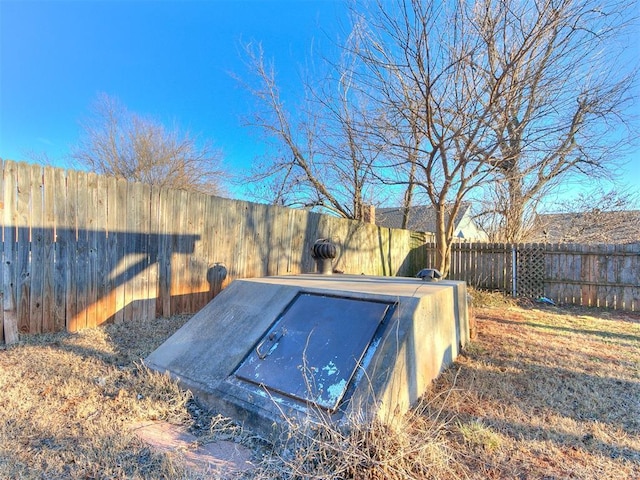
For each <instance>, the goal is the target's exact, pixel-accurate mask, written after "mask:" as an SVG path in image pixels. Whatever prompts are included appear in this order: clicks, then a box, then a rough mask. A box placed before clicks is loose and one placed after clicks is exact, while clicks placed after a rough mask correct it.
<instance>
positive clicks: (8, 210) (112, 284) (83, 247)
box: [0, 160, 426, 342]
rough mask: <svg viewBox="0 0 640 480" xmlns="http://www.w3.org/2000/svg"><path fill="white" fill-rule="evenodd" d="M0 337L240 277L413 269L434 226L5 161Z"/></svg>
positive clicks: (203, 290) (137, 309)
mask: <svg viewBox="0 0 640 480" xmlns="http://www.w3.org/2000/svg"><path fill="white" fill-rule="evenodd" d="M0 167H1V169H2V175H1V176H0V240H1V241H0V260H1V264H2V276H1V277H0V278H1V282H2V283H1V288H0V295H1V296H2V298H1V300H2V302H1V303H2V306H3V308H2V309H0V341H3V340H5V339H6V340H7V341H8V342H11V341H14V340H15V339H16V338H17V334H19V333H41V332H55V331H60V330H65V329H67V330H70V331H75V330H78V329H81V328H84V327H91V326H94V325H99V324H101V323H103V322H107V321H115V322H125V321H130V320H132V319H144V318H152V317H155V316H168V315H172V314H176V313H187V312H195V311H197V310H199V309H200V308H202V306H204V305H205V304H206V303H207V302H208V301H209V300H210V299H211V298H212V297H213V296H214V295H215V294H216V293H218V292H219V291H220V290H221V289H222V288H223V287H224V286H225V285H226V284H227V283H229V282H230V281H231V280H233V279H234V278H243V277H245V278H246V277H257V276H265V275H283V274H297V273H305V272H313V271H314V270H315V265H314V262H313V259H312V258H311V255H310V250H311V245H312V244H313V242H314V241H315V240H316V239H318V238H324V237H332V238H333V239H335V240H336V242H337V243H338V245H339V247H340V248H339V255H338V259H337V265H336V267H337V268H338V269H340V270H343V271H344V272H345V273H355V274H361V273H364V274H371V275H409V276H412V275H414V274H415V273H416V272H417V271H418V270H419V269H420V268H422V267H423V266H424V264H425V258H424V254H425V250H424V248H422V245H424V242H425V239H426V237H425V235H424V234H419V233H413V232H409V231H404V230H395V229H389V228H379V227H376V226H374V225H370V224H364V223H360V222H355V221H349V220H344V219H339V218H335V217H331V216H327V215H320V214H317V213H313V212H308V211H303V210H294V209H287V208H280V207H274V206H268V205H261V204H256V203H250V202H243V201H236V200H229V199H224V198H218V197H210V196H206V195H201V194H197V193H189V192H185V191H178V190H169V189H160V188H155V187H151V186H149V185H144V184H140V183H129V182H126V181H123V180H117V179H115V178H110V177H105V176H98V175H95V174H92V173H85V172H77V171H72V170H69V171H66V170H61V169H56V168H50V167H44V168H43V167H40V166H34V165H27V164H24V163H16V162H12V161H4V162H3V161H2V160H0Z"/></svg>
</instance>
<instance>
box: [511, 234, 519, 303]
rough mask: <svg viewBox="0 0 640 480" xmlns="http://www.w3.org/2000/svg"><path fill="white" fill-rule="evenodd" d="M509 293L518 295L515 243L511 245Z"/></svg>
mask: <svg viewBox="0 0 640 480" xmlns="http://www.w3.org/2000/svg"><path fill="white" fill-rule="evenodd" d="M511 295H512V296H513V298H516V297H517V296H518V249H517V247H516V244H515V243H514V244H512V245H511Z"/></svg>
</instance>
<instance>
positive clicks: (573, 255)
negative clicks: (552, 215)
mask: <svg viewBox="0 0 640 480" xmlns="http://www.w3.org/2000/svg"><path fill="white" fill-rule="evenodd" d="M426 249H427V264H429V265H435V252H436V250H435V244H433V243H428V244H427V245H426ZM449 278H451V279H455V280H464V281H466V282H467V284H469V285H471V286H474V287H477V288H483V289H488V290H498V291H502V292H506V293H510V294H514V295H517V296H521V297H532V298H537V297H547V298H549V299H551V300H553V301H555V302H557V303H564V304H574V305H583V306H598V307H609V308H615V309H621V310H632V311H637V310H638V309H640V243H633V244H626V245H581V244H544V243H525V244H507V243H468V242H465V243H463V242H456V243H455V244H454V245H453V249H452V258H451V270H450V273H449Z"/></svg>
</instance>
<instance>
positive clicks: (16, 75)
mask: <svg viewBox="0 0 640 480" xmlns="http://www.w3.org/2000/svg"><path fill="white" fill-rule="evenodd" d="M346 5H347V2H346V1H339V0H289V1H283V0H213V1H211V0H210V1H181V2H176V1H137V0H126V1H121V0H112V1H94V0H85V1H80V0H76V1H58V0H54V1H30V0H26V1H16V0H0V157H2V158H5V159H13V160H28V161H29V160H31V159H32V158H33V157H34V156H35V157H37V156H42V155H45V154H46V156H47V157H48V158H49V159H50V160H52V161H53V163H54V165H58V166H67V164H66V163H65V157H66V156H67V155H68V153H69V150H70V147H71V146H72V145H74V144H75V143H77V141H78V140H79V133H80V129H79V123H80V121H81V120H82V118H83V116H86V115H88V113H89V107H90V105H91V103H92V101H93V100H95V98H96V95H97V94H98V93H99V92H105V93H107V94H109V95H113V96H116V97H118V98H119V99H120V100H121V101H122V103H124V104H125V105H126V106H127V107H128V109H129V110H131V111H133V112H136V113H139V114H147V115H151V116H153V117H154V118H157V119H158V120H160V121H161V122H163V123H164V124H165V125H172V124H174V123H175V124H177V125H178V126H179V127H180V128H181V129H183V130H189V131H190V132H191V133H193V134H197V135H199V136H200V137H201V138H203V139H208V140H211V141H212V142H213V143H214V144H215V145H216V146H218V147H220V148H222V150H223V152H224V156H225V164H226V165H227V167H228V168H229V169H231V170H238V169H241V168H248V166H249V165H250V163H251V162H252V161H253V160H254V157H255V156H256V155H257V154H258V153H260V151H261V147H260V138H259V136H258V135H257V133H256V132H254V131H252V130H250V129H248V128H246V127H243V126H242V117H243V115H246V114H248V113H249V112H250V110H251V107H252V105H253V100H252V99H251V98H250V97H249V95H248V94H247V92H246V91H245V90H243V89H242V88H241V87H240V86H239V85H238V83H237V81H236V80H234V79H233V78H232V76H231V75H230V73H231V72H236V73H238V74H243V73H244V70H243V65H242V61H241V53H240V48H241V44H242V43H243V42H248V41H259V42H262V44H263V46H264V49H265V52H266V54H267V55H268V56H270V57H273V58H274V60H275V62H276V65H277V70H278V74H279V77H280V78H281V80H282V81H283V82H285V85H291V86H295V84H296V83H297V76H298V75H299V72H300V69H301V68H302V66H303V65H304V63H305V62H307V61H308V59H309V58H310V57H311V52H312V48H313V49H314V51H317V50H318V49H320V50H322V49H323V48H330V46H331V42H332V40H335V39H336V38H337V37H338V36H344V35H345V33H346V30H347V24H348V18H347V7H346ZM632 48H635V49H636V51H635V52H634V51H631V52H630V58H638V57H640V52H638V51H637V48H638V47H637V43H636V44H635V45H634V47H632ZM284 90H285V91H286V90H287V89H286V88H284ZM636 114H638V115H639V116H640V110H639V109H638V108H636ZM629 160H630V162H629V164H628V166H627V168H626V170H625V178H627V179H628V184H629V185H630V186H631V187H633V188H637V189H638V190H640V146H639V147H638V151H636V152H635V153H633V154H632V155H631V156H630V157H629Z"/></svg>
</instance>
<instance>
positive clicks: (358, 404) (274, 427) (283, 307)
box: [146, 274, 469, 437]
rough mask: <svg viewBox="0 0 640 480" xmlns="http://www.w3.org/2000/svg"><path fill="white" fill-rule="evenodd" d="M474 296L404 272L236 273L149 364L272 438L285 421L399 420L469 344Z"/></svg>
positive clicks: (461, 286) (463, 289)
mask: <svg viewBox="0 0 640 480" xmlns="http://www.w3.org/2000/svg"><path fill="white" fill-rule="evenodd" d="M466 297H467V294H466V287H465V284H464V282H453V281H439V282H428V281H423V280H420V279H412V278H401V277H372V276H364V275H362V276H355V275H317V274H308V275H292V276H281V277H265V278H254V279H244V280H235V281H234V282H232V283H231V285H229V287H227V288H226V289H225V290H224V291H222V292H221V293H220V294H219V295H218V296H216V297H215V298H214V299H213V300H212V301H211V302H210V303H209V304H208V305H207V306H206V307H205V308H203V309H202V310H201V311H200V312H198V313H197V314H196V315H194V316H193V318H192V319H191V320H190V321H189V322H187V323H186V324H185V325H184V326H183V327H182V328H180V329H179V330H178V331H177V332H176V333H175V334H174V335H173V336H171V337H170V338H169V339H168V340H167V341H166V342H165V343H164V344H162V345H161V346H160V347H159V348H158V349H157V350H156V351H154V352H153V353H152V354H151V355H150V356H149V357H148V358H147V359H146V363H147V365H149V366H150V367H151V368H153V369H155V370H157V371H160V372H165V371H167V372H170V374H171V375H172V376H173V377H175V378H176V379H178V380H179V382H180V383H181V385H182V386H183V387H185V388H188V389H190V390H191V391H192V392H193V394H194V395H195V396H196V398H198V399H199V400H200V401H201V402H203V403H204V404H205V405H207V406H208V407H210V408H212V409H213V410H215V411H217V412H219V413H222V414H224V415H226V416H229V417H231V418H233V419H235V420H237V421H238V422H241V423H243V424H244V425H245V426H246V427H248V428H249V429H252V430H254V431H255V432H257V433H260V434H262V435H264V436H267V437H269V436H272V435H273V434H275V433H277V432H278V431H279V430H280V428H281V427H283V426H284V425H285V422H284V419H285V418H286V419H289V420H291V419H294V420H295V419H297V420H303V419H309V418H311V419H313V418H314V417H315V416H318V415H322V416H325V417H326V416H329V417H330V418H331V420H332V421H334V422H336V423H337V424H340V423H341V422H346V421H347V419H353V418H358V419H372V418H374V417H378V418H380V419H381V420H383V421H391V420H392V418H393V416H394V415H396V414H402V413H405V412H406V411H407V410H408V409H409V407H410V406H411V405H412V404H413V403H414V402H415V401H416V400H417V399H418V398H419V397H420V396H421V395H422V394H423V393H424V392H425V391H426V390H427V388H428V387H429V385H430V383H431V381H432V380H434V379H435V378H436V377H437V376H438V374H439V373H440V372H441V371H442V370H443V369H444V368H445V367H447V366H448V365H449V364H451V363H452V362H453V360H454V359H455V358H456V356H457V355H458V353H459V351H460V348H461V347H463V346H464V345H465V344H466V343H467V341H468V339H469V325H468V316H467V300H466Z"/></svg>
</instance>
